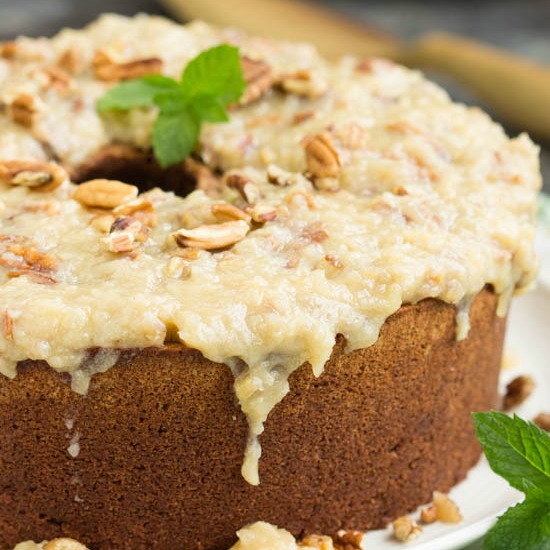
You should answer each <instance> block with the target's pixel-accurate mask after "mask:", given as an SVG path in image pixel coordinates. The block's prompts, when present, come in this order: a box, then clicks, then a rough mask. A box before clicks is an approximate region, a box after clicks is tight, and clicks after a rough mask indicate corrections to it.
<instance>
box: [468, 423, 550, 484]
mask: <svg viewBox="0 0 550 550" xmlns="http://www.w3.org/2000/svg"><path fill="white" fill-rule="evenodd" d="M473 418H474V425H475V428H476V434H477V438H478V439H479V441H480V443H481V444H482V445H483V450H484V451H485V456H486V457H487V460H488V461H489V465H490V466H491V469H492V470H493V471H494V472H495V473H497V474H498V475H500V476H501V477H503V478H504V479H506V481H508V483H509V484H510V485H511V486H512V487H515V488H516V489H519V490H520V491H523V492H524V493H527V494H529V489H530V488H531V487H532V485H534V486H536V487H537V488H538V489H539V490H540V491H542V492H543V493H545V494H550V436H549V435H548V434H547V433H546V432H544V431H542V430H541V429H540V428H539V427H538V426H536V425H535V424H533V423H531V422H526V421H525V420H522V419H521V418H519V417H518V416H515V415H514V417H513V418H510V417H509V416H507V415H505V414H504V413H500V412H484V413H476V414H474V415H473ZM525 480H527V481H528V482H530V483H527V484H526V483H525Z"/></svg>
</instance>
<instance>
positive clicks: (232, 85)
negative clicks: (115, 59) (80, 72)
mask: <svg viewBox="0 0 550 550" xmlns="http://www.w3.org/2000/svg"><path fill="white" fill-rule="evenodd" d="M245 88H246V81H245V79H244V76H243V72H242V69H241V64H240V58H239V50H238V48H236V47H234V46H229V45H227V44H221V45H219V46H215V47H213V48H210V49H208V50H205V51H203V52H202V53H200V54H199V55H198V56H197V57H195V58H194V59H193V60H191V61H190V62H189V63H188V64H187V66H186V67H185V69H184V70H183V72H182V74H181V78H180V80H179V81H178V80H175V79H173V78H170V77H167V76H163V75H158V74H155V75H147V76H144V77H142V78H136V79H133V80H128V81H126V82H122V83H121V84H119V85H118V86H116V87H114V88H112V89H111V90H109V91H108V92H107V93H106V94H105V95H104V96H103V97H102V98H101V99H100V100H99V102H98V104H97V109H98V111H99V112H106V111H128V110H130V109H136V108H140V107H148V106H153V105H154V106H156V107H157V108H158V116H157V119H156V120H155V122H154V124H153V133H152V145H153V152H154V154H155V157H156V158H157V160H158V162H159V164H160V165H161V166H162V167H163V168H166V167H168V166H171V165H173V164H177V163H178V162H180V161H181V160H183V159H184V158H185V157H186V156H187V155H189V154H190V153H191V151H192V150H193V149H194V147H195V145H196V144H197V141H198V139H199V134H200V129H201V125H202V123H203V122H225V121H227V120H229V117H228V115H227V106H228V105H230V104H231V103H234V102H235V101H237V100H238V99H239V98H240V97H241V96H242V94H243V92H244V90H245Z"/></svg>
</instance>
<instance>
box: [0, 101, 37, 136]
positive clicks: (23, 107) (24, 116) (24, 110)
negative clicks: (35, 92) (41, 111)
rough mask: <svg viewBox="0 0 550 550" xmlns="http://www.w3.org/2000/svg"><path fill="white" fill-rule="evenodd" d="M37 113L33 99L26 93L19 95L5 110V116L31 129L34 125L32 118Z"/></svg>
mask: <svg viewBox="0 0 550 550" xmlns="http://www.w3.org/2000/svg"><path fill="white" fill-rule="evenodd" d="M36 112H37V107H36V101H35V99H34V97H33V96H32V95H30V94H27V93H25V92H24V93H21V94H19V95H18V96H17V97H16V98H15V99H14V100H13V101H12V102H11V103H10V104H9V105H8V106H7V109H6V113H7V115H8V116H9V117H10V118H11V119H12V120H13V121H14V122H17V124H21V126H25V128H31V127H32V125H33V124H34V116H35V114H36Z"/></svg>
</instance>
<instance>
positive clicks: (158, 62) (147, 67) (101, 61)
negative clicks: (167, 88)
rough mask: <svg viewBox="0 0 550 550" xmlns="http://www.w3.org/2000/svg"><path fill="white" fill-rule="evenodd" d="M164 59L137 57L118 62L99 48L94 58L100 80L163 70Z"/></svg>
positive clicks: (93, 63) (93, 62)
mask: <svg viewBox="0 0 550 550" xmlns="http://www.w3.org/2000/svg"><path fill="white" fill-rule="evenodd" d="M162 65H163V63H162V59H160V58H158V57H149V58H146V59H135V60H133V61H128V62H126V63H117V62H116V61H114V60H113V59H111V58H110V57H109V56H108V55H107V53H105V52H104V51H103V50H98V51H97V52H96V53H95V55H94V58H93V60H92V66H93V68H94V72H95V76H96V77H97V78H99V79H100V80H106V81H113V80H129V79H132V78H139V77H141V76H145V75H148V74H156V73H160V72H161V71H162Z"/></svg>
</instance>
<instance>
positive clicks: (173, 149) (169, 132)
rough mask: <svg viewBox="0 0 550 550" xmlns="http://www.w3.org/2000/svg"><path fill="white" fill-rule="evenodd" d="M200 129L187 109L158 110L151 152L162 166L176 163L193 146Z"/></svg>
mask: <svg viewBox="0 0 550 550" xmlns="http://www.w3.org/2000/svg"><path fill="white" fill-rule="evenodd" d="M199 131H200V121H198V120H197V119H196V118H195V117H194V116H193V113H191V112H190V111H189V110H188V109H181V110H179V111H175V112H171V113H164V112H162V111H161V112H160V114H159V116H158V117H157V119H156V120H155V123H154V124H153V136H152V142H153V152H154V153H155V157H156V158H157V160H158V162H159V164H160V165H161V167H162V168H166V167H168V166H171V165H173V164H177V163H178V162H180V161H181V160H183V159H184V158H185V157H186V156H188V155H189V154H190V153H191V151H192V150H193V148H194V147H195V145H196V143H197V141H198V138H199Z"/></svg>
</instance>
